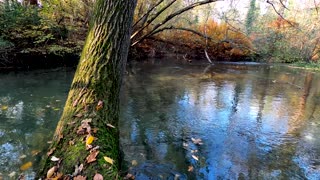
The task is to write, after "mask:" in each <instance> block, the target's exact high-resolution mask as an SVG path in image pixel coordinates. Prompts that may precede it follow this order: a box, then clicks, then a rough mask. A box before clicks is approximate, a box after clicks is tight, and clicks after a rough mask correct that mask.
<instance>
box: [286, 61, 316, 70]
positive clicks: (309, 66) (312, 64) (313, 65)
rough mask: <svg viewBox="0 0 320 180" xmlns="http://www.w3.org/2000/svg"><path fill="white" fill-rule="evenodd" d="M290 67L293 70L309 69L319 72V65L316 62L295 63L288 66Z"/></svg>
mask: <svg viewBox="0 0 320 180" xmlns="http://www.w3.org/2000/svg"><path fill="white" fill-rule="evenodd" d="M290 66H291V67H295V68H302V69H310V70H315V71H320V63H319V62H318V63H316V62H310V63H307V62H295V63H292V64H291V65H290Z"/></svg>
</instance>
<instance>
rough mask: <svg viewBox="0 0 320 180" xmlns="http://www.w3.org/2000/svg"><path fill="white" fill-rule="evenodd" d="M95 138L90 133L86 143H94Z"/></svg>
mask: <svg viewBox="0 0 320 180" xmlns="http://www.w3.org/2000/svg"><path fill="white" fill-rule="evenodd" d="M93 140H94V137H93V136H91V135H88V136H87V140H86V145H90V144H92V142H93Z"/></svg>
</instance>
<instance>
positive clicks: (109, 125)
mask: <svg viewBox="0 0 320 180" xmlns="http://www.w3.org/2000/svg"><path fill="white" fill-rule="evenodd" d="M107 126H108V127H111V128H116V127H114V126H113V125H111V124H107Z"/></svg>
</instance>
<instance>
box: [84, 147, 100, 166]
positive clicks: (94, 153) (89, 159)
mask: <svg viewBox="0 0 320 180" xmlns="http://www.w3.org/2000/svg"><path fill="white" fill-rule="evenodd" d="M98 154H99V151H97V150H94V151H91V153H90V154H89V156H88V157H87V158H86V160H87V163H92V162H94V161H96V157H97V155H98Z"/></svg>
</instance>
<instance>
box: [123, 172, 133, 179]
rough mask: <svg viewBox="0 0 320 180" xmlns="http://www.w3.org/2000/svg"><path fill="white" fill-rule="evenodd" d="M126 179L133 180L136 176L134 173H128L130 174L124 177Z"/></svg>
mask: <svg viewBox="0 0 320 180" xmlns="http://www.w3.org/2000/svg"><path fill="white" fill-rule="evenodd" d="M124 179H130V180H133V179H135V177H134V175H132V174H130V173H128V174H127V175H126V177H124Z"/></svg>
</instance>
